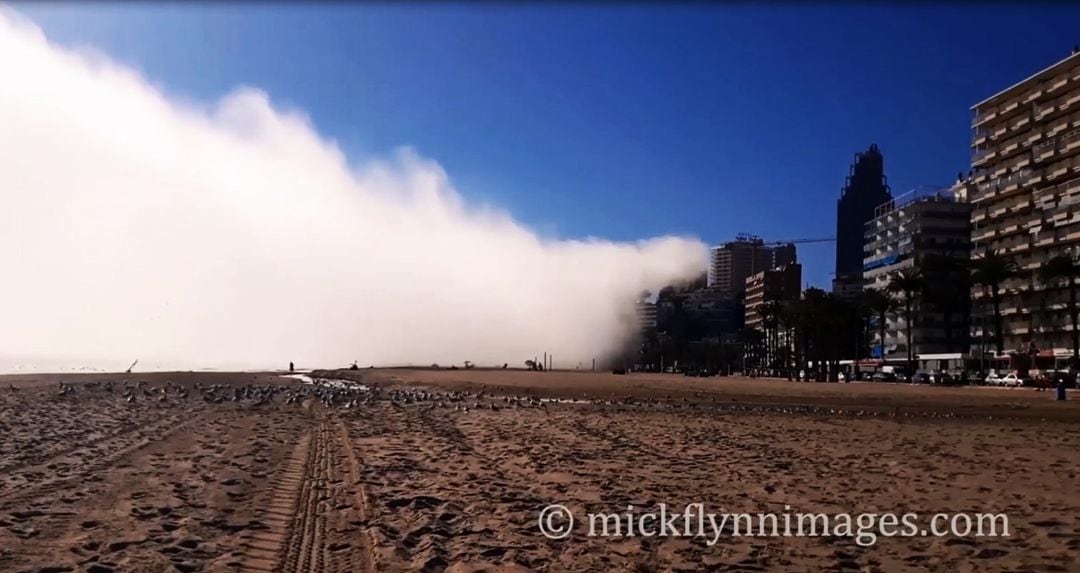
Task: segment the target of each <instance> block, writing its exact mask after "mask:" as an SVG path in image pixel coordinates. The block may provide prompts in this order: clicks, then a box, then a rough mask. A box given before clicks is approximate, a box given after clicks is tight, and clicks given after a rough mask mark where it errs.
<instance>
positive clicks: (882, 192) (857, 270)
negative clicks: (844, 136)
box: [833, 144, 892, 295]
mask: <svg viewBox="0 0 1080 573" xmlns="http://www.w3.org/2000/svg"><path fill="white" fill-rule="evenodd" d="M891 199H892V194H891V193H889V185H888V184H887V183H886V180H885V158H884V157H883V156H882V155H881V151H879V150H878V147H877V145H876V144H874V145H871V146H870V148H869V149H867V150H866V151H863V152H862V153H856V154H855V162H854V163H852V164H851V171H850V173H848V176H847V181H845V183H844V188H843V190H842V191H841V193H840V199H839V200H838V201H837V202H836V279H835V280H834V281H833V292H835V293H837V294H842V295H844V294H851V293H853V292H856V291H859V290H862V268H863V235H864V226H865V225H866V222H867V221H870V220H871V219H873V218H874V208H876V207H877V206H878V205H881V204H882V203H885V202H887V201H889V200H891Z"/></svg>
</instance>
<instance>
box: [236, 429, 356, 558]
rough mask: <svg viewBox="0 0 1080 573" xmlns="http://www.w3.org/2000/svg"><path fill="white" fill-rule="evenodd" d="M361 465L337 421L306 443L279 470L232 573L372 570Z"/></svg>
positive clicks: (308, 435) (314, 433)
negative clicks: (362, 528)
mask: <svg viewBox="0 0 1080 573" xmlns="http://www.w3.org/2000/svg"><path fill="white" fill-rule="evenodd" d="M361 477H362V476H361V475H360V465H359V461H358V458H357V456H356V453H355V452H354V451H353V449H352V445H351V444H350V442H349V435H348V431H347V430H346V429H345V427H344V425H343V424H342V423H341V422H340V421H333V422H331V421H329V420H323V421H321V422H318V423H317V425H316V426H314V427H312V428H311V429H309V430H308V431H307V432H306V433H305V435H304V436H303V437H302V438H301V440H300V442H299V443H298V444H297V446H296V448H295V449H294V451H293V454H292V456H291V457H290V459H289V461H288V462H286V465H285V467H284V468H283V469H282V470H281V474H280V477H279V478H278V480H277V484H276V485H275V486H274V489H273V492H272V494H271V496H270V500H269V502H268V504H267V507H266V509H264V510H263V511H262V514H261V519H260V522H261V523H262V525H263V526H264V527H263V528H262V529H258V530H248V531H247V532H245V535H244V537H245V539H244V540H243V542H242V543H241V547H243V550H242V557H241V559H239V560H237V561H234V562H233V563H232V564H231V565H233V566H234V570H240V571H260V572H276V573H317V572H318V573H321V572H330V571H351V572H369V571H373V570H374V569H373V565H372V564H373V558H372V547H373V545H372V543H371V538H370V537H369V535H368V534H367V533H366V532H364V533H359V534H357V533H356V530H357V529H358V528H359V527H360V526H362V525H366V519H367V516H368V515H369V513H368V511H367V505H366V504H367V498H366V493H365V492H364V490H363V487H362V481H361Z"/></svg>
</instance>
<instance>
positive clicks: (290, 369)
mask: <svg viewBox="0 0 1080 573" xmlns="http://www.w3.org/2000/svg"><path fill="white" fill-rule="evenodd" d="M292 371H293V363H292V362H289V372H292Z"/></svg>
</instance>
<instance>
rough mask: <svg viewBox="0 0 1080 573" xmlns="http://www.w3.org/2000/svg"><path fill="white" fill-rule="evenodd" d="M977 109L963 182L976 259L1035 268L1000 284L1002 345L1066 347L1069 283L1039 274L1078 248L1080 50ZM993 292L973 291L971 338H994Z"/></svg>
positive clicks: (1048, 349) (1052, 349) (1013, 347)
mask: <svg viewBox="0 0 1080 573" xmlns="http://www.w3.org/2000/svg"><path fill="white" fill-rule="evenodd" d="M972 110H973V112H974V118H973V120H972V128H973V134H972V142H971V147H972V149H973V156H972V160H971V172H970V173H969V176H968V177H967V178H966V179H965V180H964V181H962V182H960V183H958V187H960V188H962V189H963V191H964V193H965V194H966V196H967V200H968V201H970V202H971V205H972V213H971V223H972V236H971V238H972V249H973V256H974V257H976V258H977V257H979V256H981V255H983V254H985V253H996V254H998V255H1002V256H1005V257H1009V258H1011V259H1013V260H1014V261H1015V262H1016V263H1017V264H1018V265H1019V266H1020V267H1021V268H1022V269H1023V270H1025V271H1028V272H1027V273H1026V274H1024V275H1023V276H1020V277H1018V278H1014V279H1011V280H1009V281H1006V282H1005V283H1004V284H1002V285H1000V291H1001V305H1000V306H1001V315H1002V317H1003V323H1002V327H1003V328H1002V330H1003V334H1004V337H1003V338H1004V349H1005V351H1006V352H1009V351H1013V350H1018V349H1022V348H1023V349H1027V348H1029V347H1030V345H1031V344H1034V345H1035V347H1036V348H1038V349H1039V350H1040V351H1041V353H1042V354H1043V355H1048V354H1055V353H1056V354H1066V353H1067V351H1066V349H1067V348H1068V347H1069V346H1070V342H1069V337H1070V334H1069V333H1070V329H1071V325H1070V322H1069V318H1068V311H1067V301H1068V293H1067V289H1066V288H1064V287H1063V285H1046V284H1043V282H1042V281H1040V280H1039V277H1038V272H1037V271H1038V269H1039V267H1040V265H1042V264H1043V263H1044V262H1046V261H1047V260H1049V259H1050V258H1051V257H1053V256H1055V255H1058V254H1063V253H1074V254H1075V253H1077V252H1080V251H1077V248H1078V245H1080V52H1076V51H1074V52H1073V54H1072V55H1070V56H1069V57H1067V58H1065V59H1063V60H1061V61H1059V62H1057V63H1056V64H1054V65H1052V66H1050V67H1048V68H1046V69H1044V70H1042V71H1041V72H1038V73H1036V74H1035V75H1033V76H1031V77H1029V78H1027V79H1025V80H1023V81H1021V82H1020V83H1017V84H1015V85H1013V86H1011V87H1009V88H1006V89H1005V90H1004V91H1001V92H999V93H998V94H996V95H993V96H991V97H990V98H988V99H986V100H984V101H982V102H979V103H977V104H975V106H973V107H972ZM985 290H986V289H984V288H982V287H980V286H978V285H973V286H972V290H971V297H972V301H973V305H974V307H973V313H974V316H973V320H972V323H973V335H974V339H973V341H972V342H973V345H975V344H978V342H977V341H980V340H982V341H984V342H985V341H986V340H993V332H994V328H993V323H992V319H989V318H987V319H981V318H980V315H986V316H987V317H992V316H993V315H992V310H991V309H990V305H989V304H988V298H989V297H988V296H987V293H986V292H984V291H985ZM984 324H985V325H986V330H988V332H986V333H985V334H986V338H985V339H983V338H982V337H983V335H984V329H983V325H984ZM987 346H990V347H992V346H993V344H987Z"/></svg>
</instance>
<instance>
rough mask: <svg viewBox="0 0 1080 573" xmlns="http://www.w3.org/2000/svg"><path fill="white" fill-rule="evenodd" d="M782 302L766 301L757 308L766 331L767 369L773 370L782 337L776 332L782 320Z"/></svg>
mask: <svg viewBox="0 0 1080 573" xmlns="http://www.w3.org/2000/svg"><path fill="white" fill-rule="evenodd" d="M780 306H781V305H780V301H778V300H771V299H769V300H766V301H765V302H763V303H761V305H760V306H758V308H757V314H758V316H760V317H761V327H762V329H763V330H764V331H765V356H766V358H765V368H767V369H771V368H772V367H773V364H772V362H774V361H775V356H776V346H777V345H778V344H779V340H780V337H779V336H778V335H777V334H778V333H777V332H776V325H777V323H778V319H779V318H780Z"/></svg>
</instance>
